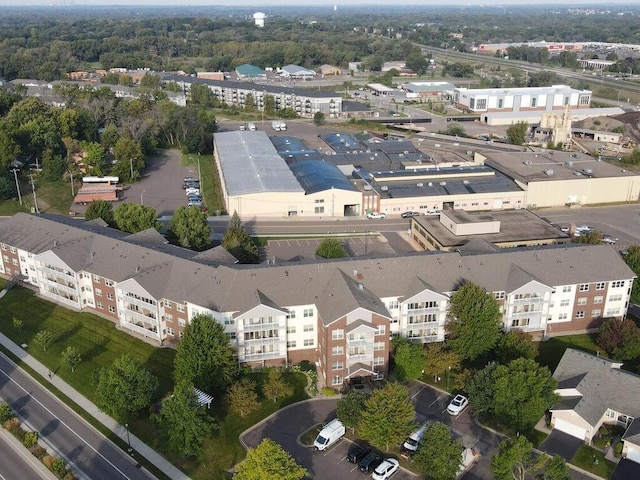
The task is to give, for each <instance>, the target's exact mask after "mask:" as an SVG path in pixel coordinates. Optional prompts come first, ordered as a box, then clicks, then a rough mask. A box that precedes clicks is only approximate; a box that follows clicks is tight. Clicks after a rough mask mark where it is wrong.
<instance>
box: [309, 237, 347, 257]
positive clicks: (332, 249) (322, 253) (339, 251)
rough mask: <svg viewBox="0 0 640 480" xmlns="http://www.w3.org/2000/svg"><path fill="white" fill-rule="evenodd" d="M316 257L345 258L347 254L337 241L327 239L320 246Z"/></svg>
mask: <svg viewBox="0 0 640 480" xmlns="http://www.w3.org/2000/svg"><path fill="white" fill-rule="evenodd" d="M316 255H317V256H319V257H322V258H344V257H346V256H347V252H346V251H345V249H344V247H343V246H342V244H341V243H340V242H339V241H338V240H337V239H335V238H325V239H324V240H322V242H320V245H318V248H317V249H316Z"/></svg>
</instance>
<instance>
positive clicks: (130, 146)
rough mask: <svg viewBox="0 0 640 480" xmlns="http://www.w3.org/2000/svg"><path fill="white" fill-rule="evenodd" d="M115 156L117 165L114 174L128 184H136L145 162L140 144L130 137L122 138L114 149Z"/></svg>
mask: <svg viewBox="0 0 640 480" xmlns="http://www.w3.org/2000/svg"><path fill="white" fill-rule="evenodd" d="M113 155H114V157H115V158H116V165H115V166H114V168H113V172H112V173H114V174H116V175H118V176H119V177H120V178H122V179H123V180H124V181H127V182H135V181H136V180H138V179H139V178H140V172H141V171H142V169H143V168H144V166H145V162H144V154H143V153H142V147H141V146H140V143H139V142H137V141H135V140H134V139H133V138H131V137H130V136H126V135H125V136H122V137H120V138H118V140H117V141H116V144H115V146H114V147H113Z"/></svg>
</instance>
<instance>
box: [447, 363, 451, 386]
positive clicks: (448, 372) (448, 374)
mask: <svg viewBox="0 0 640 480" xmlns="http://www.w3.org/2000/svg"><path fill="white" fill-rule="evenodd" d="M450 378H451V365H449V368H448V369H447V392H448V391H449V379H450Z"/></svg>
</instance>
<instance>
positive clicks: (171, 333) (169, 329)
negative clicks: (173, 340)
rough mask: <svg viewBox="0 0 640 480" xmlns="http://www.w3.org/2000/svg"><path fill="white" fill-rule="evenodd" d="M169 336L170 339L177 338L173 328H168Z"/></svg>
mask: <svg viewBox="0 0 640 480" xmlns="http://www.w3.org/2000/svg"><path fill="white" fill-rule="evenodd" d="M167 335H169V336H170V337H173V336H175V333H174V332H173V328H171V327H169V328H167Z"/></svg>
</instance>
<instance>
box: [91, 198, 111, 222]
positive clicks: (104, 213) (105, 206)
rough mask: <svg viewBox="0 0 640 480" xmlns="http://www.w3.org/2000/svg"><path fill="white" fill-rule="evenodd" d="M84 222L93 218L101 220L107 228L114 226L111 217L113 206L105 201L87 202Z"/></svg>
mask: <svg viewBox="0 0 640 480" xmlns="http://www.w3.org/2000/svg"><path fill="white" fill-rule="evenodd" d="M84 218H85V220H93V219H94V218H101V219H102V220H104V221H105V223H107V224H108V225H109V226H113V225H114V224H115V220H114V217H113V205H112V204H111V202H107V201H106V200H93V201H92V202H89V205H88V206H87V210H86V212H85V214H84Z"/></svg>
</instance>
